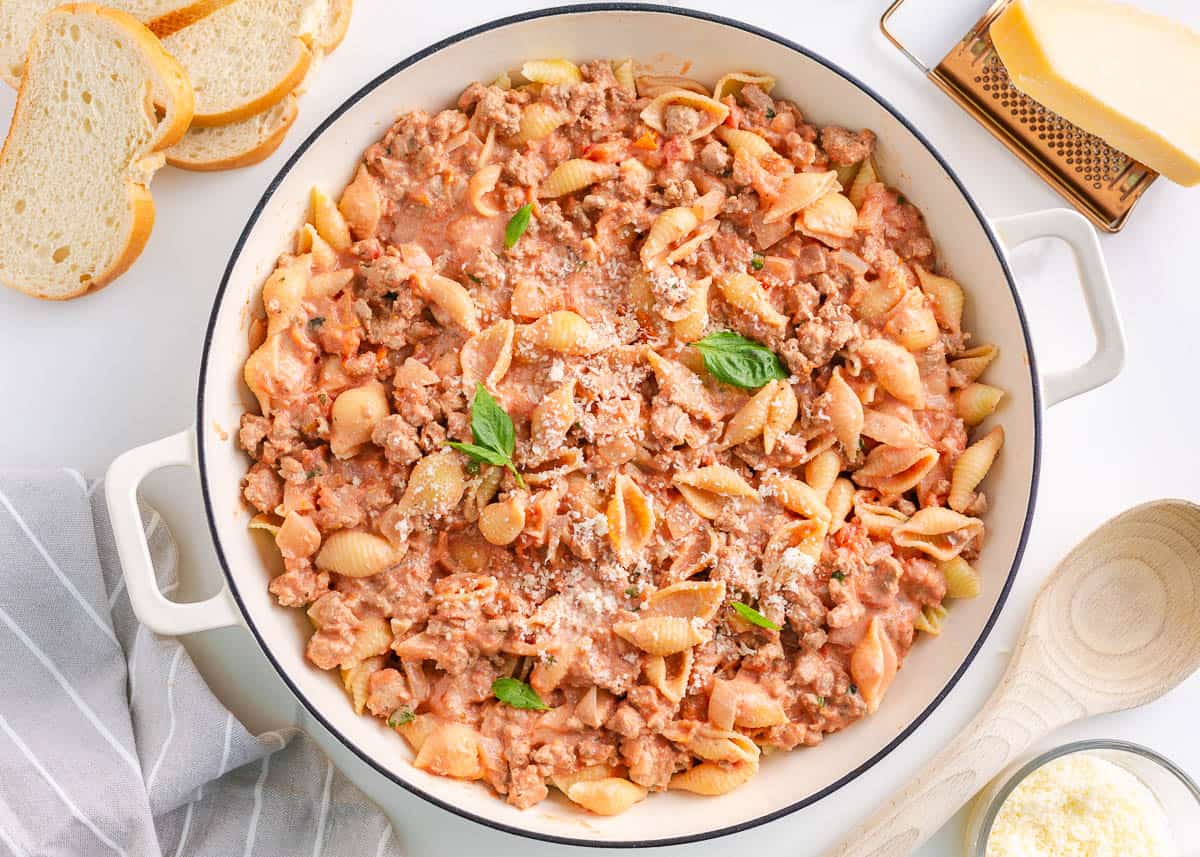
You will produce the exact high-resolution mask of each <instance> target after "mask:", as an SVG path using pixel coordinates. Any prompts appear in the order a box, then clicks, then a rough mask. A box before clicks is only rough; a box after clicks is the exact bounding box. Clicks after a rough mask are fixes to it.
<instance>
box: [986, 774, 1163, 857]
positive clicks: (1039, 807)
mask: <svg viewBox="0 0 1200 857" xmlns="http://www.w3.org/2000/svg"><path fill="white" fill-rule="evenodd" d="M1176 853H1177V851H1176V849H1175V846H1174V843H1173V842H1172V838H1171V829H1170V824H1169V823H1168V821H1167V816H1166V813H1165V812H1164V811H1163V808H1162V806H1161V805H1160V804H1159V802H1158V799H1157V798H1156V797H1155V796H1154V793H1153V792H1151V791H1150V789H1148V788H1147V787H1146V786H1145V784H1144V783H1142V781H1141V780H1139V779H1138V778H1137V777H1136V776H1134V775H1133V774H1132V773H1130V772H1129V771H1127V770H1126V769H1125V768H1123V767H1121V766H1120V765H1115V764H1113V763H1112V762H1108V761H1105V760H1104V759H1101V758H1099V757H1097V756H1092V755H1089V754H1087V753H1072V754H1071V755H1069V756H1063V757H1062V758H1059V759H1055V760H1054V761H1052V762H1050V763H1048V764H1046V765H1043V766H1042V767H1041V768H1039V769H1038V770H1036V771H1034V772H1033V773H1032V774H1030V775H1029V776H1027V777H1026V778H1025V779H1024V780H1022V781H1021V783H1020V785H1018V786H1017V788H1016V789H1015V790H1014V791H1013V792H1012V794H1010V795H1009V796H1008V799H1007V800H1005V801H1004V804H1003V806H1001V807H1000V812H999V813H998V814H997V815H996V820H995V822H993V824H992V829H991V832H990V834H989V835H988V843H987V857H1174V855H1175V854H1176Z"/></svg>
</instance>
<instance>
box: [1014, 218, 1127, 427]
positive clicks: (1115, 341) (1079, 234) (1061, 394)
mask: <svg viewBox="0 0 1200 857" xmlns="http://www.w3.org/2000/svg"><path fill="white" fill-rule="evenodd" d="M992 226H993V227H994V228H995V230H996V232H997V233H998V234H999V235H1000V238H1001V240H1003V242H1004V244H1005V246H1007V247H1008V249H1009V250H1012V249H1014V248H1016V247H1018V246H1020V245H1021V244H1024V243H1025V242H1026V241H1032V240H1033V239H1035V238H1051V237H1052V238H1061V239H1062V240H1063V241H1065V242H1066V243H1067V246H1069V247H1070V248H1071V252H1072V254H1073V255H1074V257H1075V264H1076V267H1077V268H1078V271H1079V283H1080V285H1081V286H1082V287H1083V297H1084V300H1085V301H1086V302H1087V310H1088V316H1089V317H1090V319H1091V322H1092V330H1093V331H1094V332H1095V334H1096V351H1095V353H1094V354H1092V356H1091V357H1090V358H1089V359H1088V361H1087V362H1086V363H1084V364H1083V365H1082V366H1076V367H1075V368H1073V369H1066V370H1063V371H1060V372H1048V373H1046V374H1045V375H1044V376H1043V377H1042V389H1043V390H1044V392H1045V395H1046V405H1047V407H1049V406H1051V405H1057V404H1058V403H1059V402H1063V401H1066V400H1067V399H1070V398H1072V397H1073V396H1078V395H1079V394H1080V393H1086V392H1087V391H1088V390H1094V389H1095V388H1096V387H1100V386H1102V385H1104V384H1107V383H1108V382H1109V381H1111V380H1112V379H1113V378H1116V377H1117V375H1119V374H1120V373H1121V369H1122V368H1123V367H1124V365H1125V333H1124V331H1123V330H1122V328H1121V316H1120V315H1119V314H1118V313H1117V302H1116V298H1115V297H1114V296H1113V289H1112V281H1111V280H1110V279H1109V276H1108V266H1107V265H1106V264H1105V263H1104V254H1103V253H1102V252H1101V251H1100V241H1099V239H1098V237H1097V236H1096V230H1095V229H1093V228H1092V225H1091V224H1090V223H1088V221H1087V219H1086V218H1085V217H1084V216H1083V215H1082V214H1079V213H1078V212H1075V211H1070V210H1068V209H1065V208H1050V209H1046V210H1045V211H1032V212H1029V213H1028V214H1017V215H1014V216H1013V217H1001V218H999V219H997V220H993V221H992Z"/></svg>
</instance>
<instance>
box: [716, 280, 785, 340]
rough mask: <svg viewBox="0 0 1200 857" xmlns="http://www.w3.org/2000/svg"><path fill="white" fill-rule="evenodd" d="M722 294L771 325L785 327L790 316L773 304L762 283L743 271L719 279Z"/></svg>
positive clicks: (740, 307) (737, 305) (734, 304)
mask: <svg viewBox="0 0 1200 857" xmlns="http://www.w3.org/2000/svg"><path fill="white" fill-rule="evenodd" d="M717 287H718V288H719V289H720V291H721V295H722V296H723V297H724V298H725V300H726V301H728V302H729V303H730V304H732V305H733V306H735V307H737V308H738V309H740V310H741V311H742V312H746V313H749V314H750V315H753V316H757V317H758V318H759V319H761V320H762V321H763V323H764V324H768V325H770V326H771V327H775V328H783V327H785V326H786V325H787V322H788V318H787V316H786V315H784V314H783V313H781V312H780V311H779V310H777V309H775V307H774V306H773V305H772V304H771V299H770V298H769V297H768V296H767V291H766V289H764V288H763V285H762V283H760V282H759V281H758V280H756V279H754V277H751V276H750V275H749V274H746V273H743V272H741V271H735V272H733V273H730V274H725V275H724V276H722V277H719V278H718V279H717Z"/></svg>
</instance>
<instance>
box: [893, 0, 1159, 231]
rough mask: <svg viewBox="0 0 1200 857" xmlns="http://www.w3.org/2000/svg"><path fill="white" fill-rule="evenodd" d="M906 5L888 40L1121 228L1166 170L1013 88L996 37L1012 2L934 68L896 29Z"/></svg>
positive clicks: (1077, 200) (1101, 221)
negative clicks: (994, 29)
mask: <svg viewBox="0 0 1200 857" xmlns="http://www.w3.org/2000/svg"><path fill="white" fill-rule="evenodd" d="M905 2H906V0H895V2H893V3H892V5H891V6H889V7H888V9H887V11H886V12H884V14H883V17H882V18H881V19H880V21H879V27H880V29H881V30H882V31H883V34H884V35H885V36H886V37H887V38H888V40H889V41H890V42H891V43H892V44H893V45H895V46H896V47H897V48H899V49H900V51H901V52H902V53H903V54H904V55H905V56H906V57H907V58H908V59H909V60H910V61H912V63H913V64H914V65H916V66H917V67H918V68H919V69H921V71H922V72H923V73H924V74H925V75H926V76H927V77H928V78H929V79H930V80H932V81H933V82H934V83H935V84H936V85H937V86H938V87H939V88H940V89H941V90H942V91H944V92H945V93H946V94H947V95H949V96H950V97H951V98H952V99H954V101H955V102H956V103H957V104H958V105H959V106H960V107H962V108H963V109H964V110H966V111H967V112H968V113H970V114H971V115H972V116H974V117H975V119H976V120H977V121H978V122H979V123H980V124H981V125H983V127H985V128H987V129H988V130H989V131H990V132H992V134H993V135H994V136H995V137H996V138H997V139H998V140H999V141H1000V142H1001V143H1003V144H1004V145H1005V146H1007V147H1008V149H1009V150H1010V151H1011V152H1012V153H1013V154H1015V155H1016V156H1017V157H1018V158H1020V159H1021V160H1022V161H1024V162H1025V164H1026V165H1027V166H1029V167H1030V168H1031V169H1032V170H1033V171H1034V172H1036V173H1037V174H1038V175H1039V176H1041V177H1042V178H1043V179H1044V180H1045V181H1046V182H1047V183H1048V184H1049V185H1050V186H1051V187H1052V188H1054V189H1055V190H1056V191H1058V193H1060V194H1061V195H1062V196H1063V197H1064V198H1065V199H1066V200H1067V201H1068V202H1070V203H1071V204H1072V205H1074V206H1075V207H1076V208H1077V209H1079V211H1080V212H1082V213H1083V214H1084V215H1086V216H1087V217H1088V219H1089V220H1091V221H1092V222H1093V223H1095V224H1096V225H1097V226H1099V227H1100V228H1101V229H1103V230H1105V231H1106V232H1119V231H1120V230H1121V227H1123V226H1124V225H1125V219H1126V218H1127V217H1128V216H1129V212H1131V211H1132V210H1133V207H1134V206H1135V205H1136V204H1137V202H1138V200H1139V199H1141V197H1142V194H1143V193H1145V192H1146V188H1148V187H1150V185H1151V183H1152V182H1153V181H1154V180H1155V179H1156V178H1158V173H1156V172H1155V171H1154V170H1152V169H1150V168H1149V167H1147V166H1146V165H1145V164H1142V163H1140V162H1139V161H1135V160H1134V159H1133V158H1131V157H1129V156H1128V155H1126V154H1125V153H1124V152H1121V151H1119V150H1117V149H1114V148H1113V147H1112V146H1110V145H1108V143H1105V142H1104V141H1103V140H1101V139H1100V138H1099V137H1097V136H1095V135H1093V134H1089V133H1087V132H1086V131H1084V130H1083V129H1081V128H1079V127H1078V126H1076V125H1073V124H1071V123H1070V122H1068V121H1067V120H1066V119H1063V118H1062V117H1061V116H1059V115H1058V114H1057V113H1054V112H1052V111H1050V110H1048V109H1046V108H1045V107H1043V106H1042V105H1041V104H1039V103H1038V102H1036V101H1034V100H1033V99H1032V98H1030V97H1029V96H1027V95H1025V94H1024V93H1023V92H1021V91H1020V90H1018V89H1017V88H1016V87H1015V86H1013V84H1012V81H1011V80H1010V79H1009V76H1008V70H1007V69H1005V67H1004V63H1002V62H1001V61H1000V57H999V55H998V54H997V53H996V49H995V47H994V46H993V45H992V39H991V37H990V36H989V35H988V28H989V27H990V26H991V24H992V21H994V20H995V19H996V18H997V17H998V16H999V15H1000V13H1001V12H1003V11H1004V9H1005V7H1007V6H1008V4H1009V3H1010V2H1012V0H996V2H995V3H994V4H993V5H992V6H991V8H989V9H988V10H987V12H985V13H984V15H983V17H982V18H980V19H979V21H977V22H976V24H975V26H974V27H972V28H971V30H970V31H969V32H968V33H967V34H966V36H964V37H963V39H962V40H961V41H960V42H959V43H958V44H957V45H955V46H954V48H953V49H952V50H951V51H950V53H948V54H947V55H946V56H945V57H944V58H943V59H942V61H941V62H940V63H938V64H937V66H936V67H935V68H932V69H931V68H929V67H928V66H926V65H925V64H924V63H923V62H921V60H920V59H918V58H917V57H916V56H914V55H913V54H912V53H911V52H910V51H909V50H908V49H907V48H906V47H905V46H904V45H903V44H901V43H900V41H899V40H898V39H897V38H896V37H895V36H894V35H892V33H891V32H890V30H889V29H888V24H889V22H890V19H891V18H892V16H893V15H894V14H895V13H896V11H897V10H898V9H899V8H900V7H901V6H902V5H904V3H905Z"/></svg>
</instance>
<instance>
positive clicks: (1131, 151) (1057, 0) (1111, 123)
mask: <svg viewBox="0 0 1200 857" xmlns="http://www.w3.org/2000/svg"><path fill="white" fill-rule="evenodd" d="M991 36H992V41H993V42H994V43H995V45H996V51H997V52H998V53H999V54H1000V58H1001V59H1002V60H1003V61H1004V65H1005V66H1006V67H1007V69H1008V73H1009V75H1010V76H1011V77H1012V80H1013V83H1014V84H1015V85H1016V87H1017V88H1018V89H1020V90H1021V91H1022V92H1024V93H1025V94H1026V95H1028V96H1030V97H1031V98H1033V99H1034V100H1035V101H1038V102H1040V103H1041V104H1043V105H1045V106H1046V107H1048V108H1050V109H1051V110H1053V111H1054V112H1055V113H1057V114H1059V115H1060V116H1062V117H1063V118H1065V119H1067V120H1068V121H1070V122H1073V123H1074V124H1076V125H1078V126H1079V127H1080V128H1082V129H1084V130H1085V131H1089V132H1091V133H1092V134H1095V135H1096V136H1098V137H1100V138H1101V139H1103V140H1105V141H1106V142H1108V143H1109V144H1110V145H1112V146H1114V147H1115V148H1117V149H1120V150H1121V151H1123V152H1125V153H1126V154H1128V155H1131V156H1132V157H1134V158H1136V159H1137V160H1139V161H1141V162H1143V163H1145V164H1147V165H1148V166H1150V167H1151V168H1153V169H1155V170H1157V171H1158V172H1160V173H1162V174H1163V175H1164V176H1166V177H1167V178H1169V179H1172V180H1173V181H1176V182H1179V183H1180V184H1184V185H1194V184H1197V183H1200V110H1198V109H1197V108H1196V97H1197V95H1196V94H1197V93H1198V92H1200V33H1197V32H1196V31H1194V30H1191V29H1189V28H1187V27H1185V26H1184V25H1182V24H1180V23H1177V22H1175V21H1171V20H1169V19H1167V18H1163V17H1160V16H1158V15H1152V14H1150V13H1149V12H1144V11H1141V10H1140V9H1135V8H1133V7H1131V6H1125V5H1122V4H1118V3H1112V2H1109V0H1014V2H1013V3H1012V4H1011V5H1010V6H1009V7H1008V8H1007V9H1005V10H1004V12H1003V13H1002V14H1001V15H1000V17H999V18H997V19H996V20H995V21H994V22H993V23H992V26H991Z"/></svg>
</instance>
